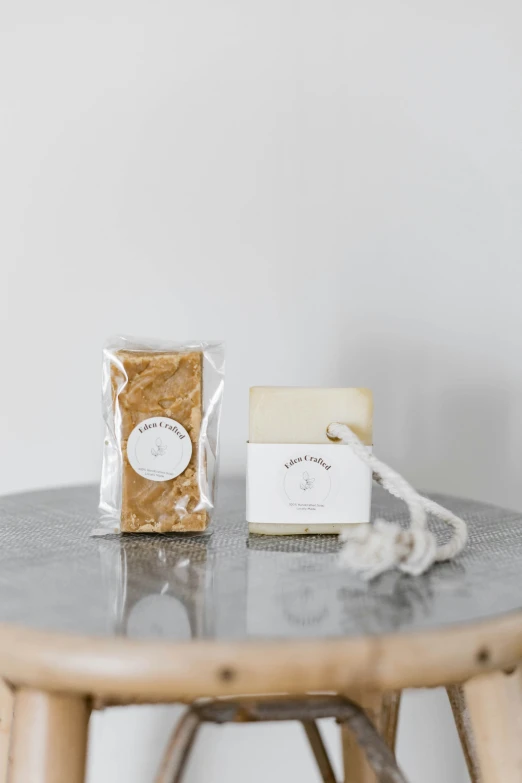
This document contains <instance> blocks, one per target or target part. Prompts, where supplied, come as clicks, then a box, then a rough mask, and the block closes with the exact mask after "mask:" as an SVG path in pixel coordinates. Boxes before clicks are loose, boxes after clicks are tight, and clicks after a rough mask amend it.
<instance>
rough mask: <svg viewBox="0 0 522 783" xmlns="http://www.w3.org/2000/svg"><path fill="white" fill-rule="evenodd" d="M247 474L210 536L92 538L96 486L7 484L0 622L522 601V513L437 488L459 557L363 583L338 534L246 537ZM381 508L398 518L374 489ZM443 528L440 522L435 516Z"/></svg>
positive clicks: (245, 616)
mask: <svg viewBox="0 0 522 783" xmlns="http://www.w3.org/2000/svg"><path fill="white" fill-rule="evenodd" d="M244 494H245V493H244V483H243V482H242V481H239V480H232V481H223V482H222V486H221V492H220V504H219V508H218V512H217V514H216V518H215V521H214V524H213V528H212V532H211V533H210V534H208V535H205V536H198V537H183V536H182V535H178V536H151V535H127V536H116V535H112V536H108V537H103V538H93V537H91V535H90V534H91V531H92V529H93V527H94V526H95V522H96V516H97V499H98V498H97V489H96V488H95V487H73V488H66V489H57V490H46V491H38V492H32V493H28V494H23V495H13V496H8V497H0V596H1V597H0V623H16V624H21V625H24V626H27V627H32V628H40V629H46V630H53V631H68V632H74V633H80V634H96V635H100V634H101V635H120V636H131V637H149V638H151V637H152V638H166V639H171V640H182V639H189V638H191V637H193V638H219V639H245V638H289V639H290V638H291V639H295V638H299V637H328V636H353V635H361V634H379V633H388V632H392V631H397V632H399V631H414V630H420V629H425V628H436V627H440V626H443V625H448V624H455V623H456V624H462V623H468V622H472V621H476V620H480V619H484V618H488V617H493V616H498V615H501V614H504V613H506V612H511V611H515V610H519V609H521V608H522V515H521V514H519V513H516V512H513V511H505V510H502V509H499V508H496V507H493V506H488V505H484V504H481V503H476V502H472V501H468V500H461V499H456V498H449V497H443V496H433V497H434V498H435V499H436V500H437V501H438V502H440V503H442V504H444V505H446V506H448V507H449V508H450V509H452V510H453V511H455V512H456V513H457V514H459V515H461V516H463V517H464V518H465V519H466V520H467V521H468V523H469V527H470V542H469V544H468V547H467V549H466V551H465V553H464V554H463V555H461V557H460V558H459V559H458V560H457V561H455V562H453V563H446V564H440V565H438V566H435V567H434V568H433V569H432V571H431V572H430V573H429V574H428V575H426V576H424V577H408V576H405V575H402V574H399V573H389V574H385V575H383V576H382V577H380V578H379V579H378V580H376V581H374V582H372V583H371V584H369V585H367V584H365V583H363V582H361V581H360V580H359V579H358V578H357V577H356V576H354V575H353V574H351V573H349V572H347V571H344V570H341V569H340V568H339V567H338V565H337V559H336V553H337V551H338V546H339V544H338V541H337V537H336V536H295V537H272V536H270V537H264V536H250V537H249V536H248V529H247V525H246V522H245V512H244ZM373 515H374V516H375V515H378V516H382V517H385V518H387V519H389V520H398V521H404V520H405V519H406V518H407V514H406V511H405V508H404V506H403V505H402V503H400V501H398V500H395V499H393V498H391V497H390V496H388V495H386V494H385V493H384V492H383V491H382V490H380V489H379V488H374V495H373ZM435 529H436V530H437V531H438V533H439V534H440V535H441V536H443V535H445V534H446V532H445V531H444V530H443V529H442V528H440V527H436V528H435Z"/></svg>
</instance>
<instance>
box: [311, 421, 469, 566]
mask: <svg viewBox="0 0 522 783" xmlns="http://www.w3.org/2000/svg"><path fill="white" fill-rule="evenodd" d="M326 432H327V435H328V437H329V438H331V439H332V440H340V441H341V442H342V443H344V444H345V445H347V446H350V448H351V449H352V450H353V452H354V453H355V454H356V455H357V456H358V457H359V459H361V460H362V461H363V462H364V463H365V464H366V465H368V466H369V467H370V468H371V470H372V474H373V480H374V481H375V482H376V483H377V484H380V485H381V486H382V487H384V489H385V490H386V491H387V492H389V493H390V494H391V495H394V497H396V498H399V499H400V500H403V501H404V502H405V503H406V505H407V506H408V510H409V513H410V527H409V528H408V529H407V530H404V529H403V528H402V527H401V526H400V525H398V524H397V523H396V522H386V520H384V519H376V520H375V522H374V523H373V525H349V526H347V527H346V528H345V530H344V531H343V532H342V533H341V535H340V539H341V541H342V542H343V548H342V549H341V551H340V553H339V561H340V563H341V564H342V565H344V566H347V567H348V568H350V569H352V570H353V571H356V572H357V573H359V574H360V575H361V576H362V577H363V578H364V579H367V580H370V579H373V578H375V577H376V576H379V574H382V573H384V571H389V570H391V569H393V568H398V569H399V570H401V571H404V572H405V573H406V574H411V575H412V576H418V575H419V574H423V573H425V571H427V570H428V569H429V568H430V567H431V566H432V565H433V564H434V563H437V562H442V561H444V560H452V559H453V558H454V557H457V555H459V554H460V553H461V552H462V550H463V549H464V547H465V546H466V542H467V540H468V527H467V525H466V523H465V522H464V520H463V519H461V518H460V517H457V516H456V515H455V514H453V513H452V512H451V511H449V510H448V509H446V508H444V507H443V506H439V504H438V503H435V502H434V501H433V500H430V499H429V498H425V497H423V496H422V495H419V493H418V492H417V491H416V490H415V489H414V488H413V487H412V486H411V484H409V483H408V482H407V481H406V479H405V478H403V477H402V476H401V475H400V473H397V472H396V471H395V470H393V468H390V466H389V465H386V463H384V462H381V461H380V460H379V459H377V457H375V456H374V454H372V451H371V448H370V447H369V446H365V445H364V443H361V441H360V440H359V438H358V437H357V435H355V433H354V432H353V431H352V430H351V429H350V428H349V427H348V426H347V425H346V424H339V423H333V424H330V425H329V426H328V428H327V430H326ZM429 514H432V515H433V516H434V517H437V519H440V520H441V521H442V522H445V523H446V524H447V525H449V526H450V527H452V528H453V535H452V537H451V538H450V539H449V541H447V542H446V543H445V544H441V545H438V544H437V540H436V538H435V535H434V534H433V533H432V532H431V530H430V529H429V528H428V515H429Z"/></svg>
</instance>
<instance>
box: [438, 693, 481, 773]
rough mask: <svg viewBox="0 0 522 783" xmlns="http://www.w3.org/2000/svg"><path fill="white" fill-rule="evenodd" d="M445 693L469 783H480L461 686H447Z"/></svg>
mask: <svg viewBox="0 0 522 783" xmlns="http://www.w3.org/2000/svg"><path fill="white" fill-rule="evenodd" d="M446 692H447V694H448V699H449V703H450V705H451V711H452V712H453V718H454V720H455V725H456V727H457V732H458V735H459V739H460V744H461V747H462V751H463V753H464V758H465V759H466V766H467V768H468V773H469V777H470V780H471V783H480V776H479V764H478V759H477V750H476V747H475V739H474V737H473V731H472V730H471V721H470V716H469V710H468V707H467V704H466V699H465V696H464V688H463V687H462V685H449V686H448V687H447V688H446Z"/></svg>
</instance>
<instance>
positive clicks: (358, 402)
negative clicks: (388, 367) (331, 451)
mask: <svg viewBox="0 0 522 783" xmlns="http://www.w3.org/2000/svg"><path fill="white" fill-rule="evenodd" d="M332 422H340V423H342V424H347V425H348V426H349V427H350V429H352V430H353V432H354V433H355V434H356V435H357V436H358V437H359V438H360V440H361V441H362V442H363V443H365V444H366V445H368V446H371V445H372V442H373V441H372V434H373V428H372V427H373V397H372V393H371V391H370V390H369V389H360V388H347V389H335V388H333V389H321V388H302V387H295V388H293V387H285V386H255V387H253V388H252V389H250V432H249V442H250V443H332V441H330V440H329V438H328V436H327V434H326V428H327V427H328V425H329V424H330V423H332ZM339 447H340V448H345V447H344V446H342V445H339ZM343 527H344V525H342V524H303V525H300V524H276V523H274V524H265V523H257V522H251V523H249V530H250V532H251V533H264V534H270V535H286V534H296V533H338V532H339V531H340V530H342V529H343Z"/></svg>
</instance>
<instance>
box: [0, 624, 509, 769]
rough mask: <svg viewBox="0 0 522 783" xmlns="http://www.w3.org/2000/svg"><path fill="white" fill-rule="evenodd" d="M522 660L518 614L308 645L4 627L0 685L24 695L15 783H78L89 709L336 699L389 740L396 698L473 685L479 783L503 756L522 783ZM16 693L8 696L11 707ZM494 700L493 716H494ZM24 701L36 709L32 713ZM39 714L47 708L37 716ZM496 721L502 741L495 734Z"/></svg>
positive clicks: (352, 755) (349, 749) (470, 696)
mask: <svg viewBox="0 0 522 783" xmlns="http://www.w3.org/2000/svg"><path fill="white" fill-rule="evenodd" d="M521 659H522V613H519V612H517V613H512V614H508V615H505V616H503V617H500V618H497V619H494V620H490V621H484V622H480V623H473V624H469V625H466V626H458V627H457V626H454V627H452V626H449V627H445V628H441V629H438V630H430V631H426V632H422V633H414V634H413V633H408V634H406V633H405V634H395V635H385V636H375V637H372V636H368V637H354V638H342V639H340V638H332V639H317V640H310V641H308V640H304V641H287V640H282V641H271V642H267V641H244V642H224V641H206V640H201V641H199V640H195V641H191V642H184V643H168V642H159V641H138V640H131V639H123V638H93V637H89V638H81V637H77V636H69V635H65V634H54V633H44V632H40V631H36V630H29V629H24V628H15V627H12V626H11V627H9V626H0V677H2V678H3V679H4V681H6V682H8V683H9V686H10V688H12V689H13V690H14V692H15V694H16V709H15V712H16V718H15V730H14V733H13V741H12V743H11V748H12V753H11V755H12V758H11V762H10V775H11V777H10V783H62V781H66V783H77V781H78V783H81V781H82V773H81V772H78V769H80V768H81V769H83V764H84V757H85V743H86V738H87V723H88V714H89V709H90V703H91V701H92V702H94V704H95V705H108V704H135V703H180V702H185V703H191V702H192V701H194V700H196V699H199V698H204V697H225V696H227V697H232V696H240V695H244V694H247V693H254V694H256V695H257V696H259V697H262V696H270V695H272V694H274V693H282V692H283V693H286V694H289V695H291V696H302V695H305V694H307V693H310V692H331V693H338V694H344V695H346V696H348V697H349V698H351V699H353V700H354V701H356V702H357V703H359V704H360V705H362V706H363V707H364V708H365V709H366V711H367V713H368V714H369V715H370V717H372V718H373V721H374V723H375V724H376V725H377V727H378V728H379V729H380V731H381V733H382V734H383V735H385V736H386V733H387V732H388V733H390V732H393V734H394V733H395V730H396V722H397V718H396V709H395V710H393V709H392V711H391V713H389V714H388V717H386V703H387V700H388V709H389V706H390V705H389V699H390V696H389V694H390V693H391V692H394V693H398V692H400V691H402V690H403V689H404V688H417V687H432V686H440V685H443V686H451V685H459V684H461V683H465V685H464V690H463V693H464V698H465V700H466V703H467V708H468V710H469V715H470V722H471V726H472V729H473V734H474V738H475V747H476V754H477V758H478V760H479V763H480V765H481V775H482V778H483V783H490V782H492V781H494V780H495V778H494V777H492V775H493V774H494V773H492V772H490V770H492V769H494V766H495V764H496V763H497V762H496V758H497V755H498V754H499V753H504V754H505V753H506V748H507V749H508V750H507V756H506V760H505V762H503V763H504V767H503V769H504V770H505V776H504V778H503V783H511V781H520V780H522V772H521V770H520V769H519V765H520V763H521V761H520V758H519V753H518V747H517V742H518V740H517V738H516V737H514V736H512V735H511V734H510V732H511V731H515V730H516V729H517V727H518V725H519V720H520V715H522V712H521V710H520V708H521V704H520V694H521V687H520V678H519V676H518V674H517V675H516V676H514V675H513V674H509V673H508V674H505V673H504V672H512V671H513V670H514V669H515V668H516V667H517V665H518V663H519V661H520V660H521ZM9 693H10V690H9V689H7V690H6V691H5V692H3V696H6V694H9ZM28 694H31V699H29V700H28ZM383 694H384V695H383ZM1 696H2V695H1V694H0V716H1V715H2V703H3V699H2V698H1ZM492 700H494V703H495V707H496V709H495V710H491V708H490V706H491V703H492ZM28 701H29V702H30V703H31V704H32V705H33V706H28ZM22 704H23V705H24V706H23V707H22V706H20V705H22ZM35 704H40V705H42V704H45V705H46V708H45V709H42V708H40V711H39V712H38V710H36V709H35V708H34V705H35ZM488 705H489V707H488ZM396 706H398V704H396ZM9 709H10V708H9V707H7V714H9ZM4 714H5V712H4ZM67 714H68V715H69V716H70V731H71V737H72V739H71V743H70V744H72V746H73V747H75V748H76V749H77V750H76V751H75V753H74V756H75V759H76V760H74V759H73V760H71V759H70V758H66V759H64V760H63V764H65V765H66V767H65V772H66V773H67V775H68V776H69V777H67V775H66V776H65V777H64V774H65V773H63V774H62V772H63V771H60V769H59V767H60V764H61V763H62V761H60V759H63V748H62V746H61V745H60V740H59V736H58V735H59V732H58V726H59V725H60V723H61V722H63V719H64V716H65V715H67ZM37 715H40V717H39V718H38V719H37V718H36V717H35V716H37ZM42 715H43V716H44V718H42ZM513 716H515V719H514V718H513ZM42 720H43V723H44V724H46V726H47V727H45V725H43V724H42ZM495 721H497V722H498V725H499V726H501V727H502V729H501V730H500V729H498V728H497V729H496V730H494V728H493V727H492V723H493V726H494V725H495ZM510 727H512V728H510ZM506 732H507V736H506ZM517 736H518V735H517ZM20 737H22V738H23V742H24V744H25V745H26V747H28V748H30V749H31V753H32V754H33V755H34V754H36V762H35V767H34V768H35V769H36V768H37V767H38V769H44V770H47V772H46V773H45V774H43V773H42V775H41V776H40V777H38V778H35V779H34V780H30V781H29V779H27V780H25V779H24V777H23V776H21V773H20V769H19V767H20V763H21V762H20V761H19V759H20V754H19V753H18V752H17V748H19V747H20V742H21V740H20ZM43 738H46V739H45V742H44V741H43ZM344 739H345V742H344V758H345V762H346V763H347V765H349V764H351V765H352V770H353V769H357V767H356V765H355V764H354V763H353V762H354V759H355V760H356V761H357V758H356V754H357V748H356V746H354V744H353V742H352V741H351V740H349V741H348V740H347V737H345V738H344ZM44 746H49V748H50V750H49V752H50V753H52V754H54V755H53V758H55V759H56V762H55V763H53V766H56V768H57V769H58V771H59V774H58V773H56V774H54V773H53V772H52V770H51V771H49V765H47V766H46V763H44V762H45V757H44V756H42V754H43V753H44V751H43V748H44ZM46 752H47V751H46ZM4 761H5V759H4ZM38 761H39V762H40V764H38ZM1 762H2V758H1V756H0V763H1ZM357 763H358V764H359V767H360V771H358V772H357V773H354V774H356V776H355V777H353V776H352V775H350V777H349V778H348V777H347V778H346V783H348V781H349V783H369V781H370V780H371V777H370V773H369V772H368V770H365V769H364V764H362V763H361V762H360V759H359V760H358V761H357ZM75 765H76V766H75ZM78 765H79V766H78ZM71 770H72V771H71ZM519 772H520V773H521V774H519ZM60 775H61V777H60Z"/></svg>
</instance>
